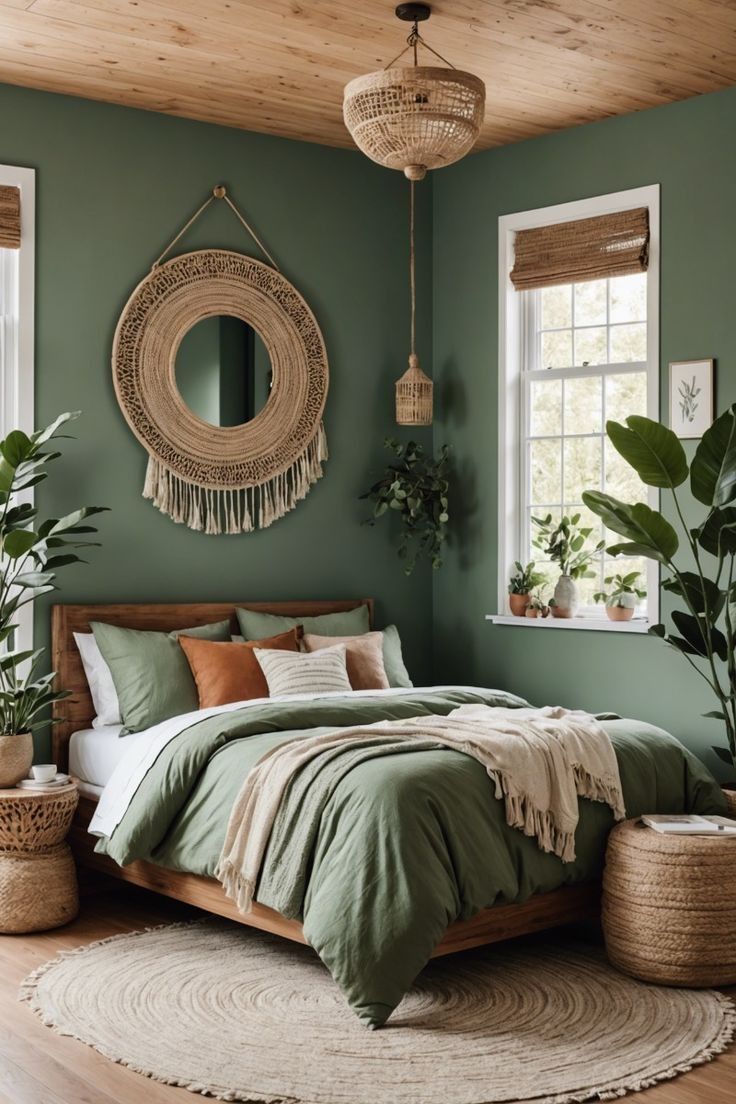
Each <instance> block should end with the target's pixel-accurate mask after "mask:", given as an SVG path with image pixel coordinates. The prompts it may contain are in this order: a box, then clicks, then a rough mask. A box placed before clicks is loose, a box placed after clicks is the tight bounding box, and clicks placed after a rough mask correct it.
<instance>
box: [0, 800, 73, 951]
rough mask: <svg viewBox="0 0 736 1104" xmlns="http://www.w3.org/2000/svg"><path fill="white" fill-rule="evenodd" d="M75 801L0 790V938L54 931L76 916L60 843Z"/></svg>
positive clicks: (65, 850)
mask: <svg viewBox="0 0 736 1104" xmlns="http://www.w3.org/2000/svg"><path fill="white" fill-rule="evenodd" d="M78 800H79V795H78V793H77V787H76V785H75V784H74V783H73V782H72V783H70V784H69V785H68V786H64V787H62V788H61V789H59V790H54V791H51V792H48V791H47V792H42V791H38V790H17V789H13V790H0V932H5V933H16V932H32V931H45V930H46V929H48V928H58V927H60V926H61V925H62V924H66V923H68V922H69V921H70V920H73V919H74V917H75V916H76V915H77V912H78V911H79V897H78V892H77V875H76V870H75V867H74V859H73V858H72V853H71V851H70V850H69V847H68V845H67V844H66V843H64V840H65V839H66V835H67V833H68V831H69V828H70V827H71V823H72V817H73V816H74V810H75V809H76V807H77V802H78Z"/></svg>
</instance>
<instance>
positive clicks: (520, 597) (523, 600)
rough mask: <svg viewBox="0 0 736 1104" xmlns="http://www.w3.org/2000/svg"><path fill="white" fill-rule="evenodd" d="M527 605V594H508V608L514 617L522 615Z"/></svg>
mask: <svg viewBox="0 0 736 1104" xmlns="http://www.w3.org/2000/svg"><path fill="white" fill-rule="evenodd" d="M528 605H529V595H528V594H509V609H510V610H511V612H512V613H513V615H514V617H523V616H524V613H525V612H526V607H527V606H528Z"/></svg>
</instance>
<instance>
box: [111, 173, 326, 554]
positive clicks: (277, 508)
mask: <svg viewBox="0 0 736 1104" xmlns="http://www.w3.org/2000/svg"><path fill="white" fill-rule="evenodd" d="M223 199H224V200H225V202H226V203H227V205H228V206H229V207H230V209H231V210H232V212H233V214H235V216H236V217H237V219H238V221H239V222H240V223H241V225H242V226H243V228H244V229H245V230H246V232H247V233H248V234H249V235H250V237H251V238H252V239H253V241H254V242H255V243H256V245H257V246H258V248H259V249H260V250H261V252H262V253H263V255H264V257H265V258H267V261H262V260H257V259H256V258H255V257H251V256H248V255H246V254H243V253H236V252H234V251H233V250H229V249H200V250H195V251H193V252H189V253H182V254H178V255H176V256H173V257H172V256H169V254H170V253H171V252H172V250H173V249H174V248H175V246H176V245H177V243H178V242H180V241H181V239H182V238H183V236H184V235H185V234H186V233H187V231H188V230H189V229H190V228H191V226H192V225H193V224H194V223H195V222H196V221H197V219H198V218H199V217H200V215H202V214H203V213H204V212H205V211H206V210H207V208H208V207H209V206H210V204H211V203H213V202H214V201H215V200H223ZM214 315H231V316H233V317H235V318H239V319H241V320H242V321H243V322H245V323H246V324H248V325H249V326H250V327H251V328H252V329H253V330H254V331H255V332H256V333H257V334H258V335H259V336H260V337H261V339H262V342H263V344H264V346H265V348H266V351H267V353H268V356H269V358H270V361H271V370H272V383H271V387H270V390H269V393H268V398H267V400H266V403H265V406H264V407H263V408H262V409H261V410H260V412H259V413H258V414H256V415H255V416H254V417H253V418H251V419H250V420H249V421H246V422H242V423H241V424H239V425H235V426H220V425H217V424H215V423H211V422H207V421H204V420H203V419H202V418H200V417H198V416H197V415H196V414H195V413H194V411H193V410H191V409H190V408H189V407H188V406H187V404H186V403H185V401H184V399H183V397H182V395H181V393H180V391H179V389H178V387H177V384H176V375H175V361H176V356H177V352H178V349H179V345H180V344H181V341H182V339H183V338H184V335H185V334H186V333H187V332H188V331H189V330H190V329H191V328H192V326H194V325H196V323H197V322H200V321H202V320H203V319H205V318H210V317H212V316H214ZM112 368H113V382H114V386H115V393H116V395H117V399H118V402H119V404H120V407H121V409H122V411H123V414H124V416H125V419H126V421H127V422H128V425H129V426H130V428H131V430H132V431H133V433H134V434H135V435H136V437H137V438H138V440H139V441H140V442H141V444H142V445H143V446H144V448H145V449H146V451H147V452H148V467H147V470H146V479H145V484H144V489H143V495H144V497H145V498H148V499H151V501H152V502H153V504H154V505H155V506H156V507H158V509H159V510H161V511H162V513H165V514H168V515H169V517H171V518H172V519H173V520H174V521H178V522H182V523H183V524H185V525H187V526H189V528H191V529H198V530H202V531H204V532H206V533H240V532H250V531H251V530H252V529H255V528H261V529H263V528H266V527H267V526H268V525H270V524H271V523H272V522H273V521H276V520H277V519H278V518H280V517H282V516H283V515H284V514H285V513H287V511H289V510H291V509H293V508H294V506H296V505H297V503H298V502H300V501H301V499H303V498H304V497H305V495H306V494H307V493H308V492H309V489H310V487H311V486H312V484H313V483H314V482H315V481H316V480H318V479H319V478H320V476H321V475H322V464H323V462H324V461H325V460H326V459H327V439H326V436H325V430H324V425H323V423H322V415H323V411H324V406H325V402H326V398H327V390H328V386H329V369H328V364H327V353H326V350H325V344H324V339H323V337H322V333H321V331H320V329H319V326H318V324H317V321H316V319H315V317H314V315H313V314H312V312H311V310H310V309H309V306H308V304H307V303H306V302H305V301H304V299H303V298H302V296H301V295H300V294H299V292H298V291H297V289H296V288H295V287H294V286H293V284H291V283H290V282H289V281H288V280H287V279H286V277H285V276H283V275H282V273H281V270H280V269H279V266H278V265H277V263H276V261H275V260H274V258H273V256H272V255H271V253H269V251H268V249H267V248H266V246H265V245H264V244H263V241H262V240H261V238H260V237H259V236H258V235H257V234H256V232H255V231H254V230H253V228H252V226H251V225H250V224H249V222H248V221H247V220H246V219H245V217H244V216H243V214H242V213H241V212H240V211H239V210H238V208H237V207H236V206H235V204H234V203H233V202H232V200H231V199H230V197H229V196H228V195H227V191H226V189H225V186H224V185H223V184H218V185H217V187H215V188H214V189H213V191H212V194H211V195H208V196H207V198H206V199H205V201H204V202H203V203H201V204H200V206H199V207H198V208H197V209H196V211H195V212H194V213H193V214H192V215H191V216H190V217H189V219H187V221H186V222H185V223H184V225H183V226H182V227H181V229H180V230H179V231H178V232H177V233H176V234H175V235H174V237H173V238H172V239H171V241H170V242H169V244H168V245H167V246H166V248H165V249H164V250H163V252H162V253H161V254H160V255H159V256H158V257H157V259H156V260H155V261H154V263H153V265H152V267H151V270H150V272H149V273H148V275H146V276H145V277H144V278H143V279H142V280H141V282H140V283H139V284H138V286H137V287H136V288H135V290H134V291H133V293H132V295H131V296H130V298H129V300H128V302H127V304H126V305H125V308H124V309H123V312H122V314H121V316H120V319H119V321H118V324H117V328H116V330H115V339H114V343H113V355H112Z"/></svg>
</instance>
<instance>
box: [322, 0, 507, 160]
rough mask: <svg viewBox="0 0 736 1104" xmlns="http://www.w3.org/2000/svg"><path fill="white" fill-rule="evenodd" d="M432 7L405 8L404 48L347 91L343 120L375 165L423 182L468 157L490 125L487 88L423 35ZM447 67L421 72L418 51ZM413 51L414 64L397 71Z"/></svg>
mask: <svg viewBox="0 0 736 1104" xmlns="http://www.w3.org/2000/svg"><path fill="white" fill-rule="evenodd" d="M430 14H431V9H430V6H429V4H399V6H398V7H397V8H396V15H397V17H398V18H399V19H400V20H402V21H403V22H408V23H412V24H413V26H412V29H411V31H410V33H409V37H408V38H407V43H406V46H405V47H404V49H403V50H402V51H401V53H399V54H398V55H397V56H396V57H395V58H394V59H393V61H391V62H389V64H388V65H387V66H386V68H385V69H379V70H378V71H377V72H375V73H367V74H366V75H365V76H362V77H356V78H355V80H352V81H350V83H349V84H347V85H346V87H345V98H344V101H343V116H344V119H345V125H346V126H347V128H348V130H349V131H350V134H351V135H352V138H353V141H354V142H355V144H356V145H357V146H358V148H359V149H360V150H362V152H363V153H364V154H365V155H366V156H367V157H370V158H371V160H372V161H377V162H378V164H379V165H385V166H386V168H389V169H400V170H402V171H403V173H404V175H405V176H406V177H407V178H408V179H409V180H423V179H424V177H425V176H426V174H427V170H428V169H439V168H442V167H443V166H444V165H451V164H452V163H453V162H454V161H459V160H460V158H461V157H464V156H465V154H466V153H469V152H470V150H471V149H472V147H473V146H474V144H475V141H476V139H477V137H478V133H479V131H480V127H481V123H482V122H483V114H484V109H485V92H486V90H485V85H484V84H483V81H482V80H481V79H480V78H479V77H476V76H475V75H474V74H473V73H466V72H464V71H463V70H461V69H455V67H454V66H453V65H452V62H450V61H448V60H447V59H446V58H444V57H442V55H441V54H439V53H438V52H437V51H436V50H435V49H433V47H432V46H430V45H429V43H428V42H426V41H425V39H424V38H423V37H422V36H421V34H420V33H419V23H423V22H425V21H426V20H427V19H429V17H430ZM420 47H421V48H422V49H424V50H427V51H428V52H429V53H430V54H432V55H433V56H434V58H436V59H437V61H439V62H441V63H442V64H441V66H439V65H420V64H419V56H418V50H419V48H420ZM409 50H411V51H412V60H413V64H412V65H397V62H399V61H401V59H402V58H403V56H404V54H406V53H407V52H408V51H409Z"/></svg>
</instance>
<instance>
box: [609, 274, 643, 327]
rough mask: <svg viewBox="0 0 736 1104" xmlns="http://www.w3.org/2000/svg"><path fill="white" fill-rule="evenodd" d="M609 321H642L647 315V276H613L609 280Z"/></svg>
mask: <svg viewBox="0 0 736 1104" xmlns="http://www.w3.org/2000/svg"><path fill="white" fill-rule="evenodd" d="M610 283H611V308H610V309H611V313H610V320H611V322H644V321H645V320H646V317H647V277H646V273H642V274H641V276H615V277H614V278H613V279H612V280H611V282H610Z"/></svg>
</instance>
